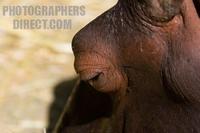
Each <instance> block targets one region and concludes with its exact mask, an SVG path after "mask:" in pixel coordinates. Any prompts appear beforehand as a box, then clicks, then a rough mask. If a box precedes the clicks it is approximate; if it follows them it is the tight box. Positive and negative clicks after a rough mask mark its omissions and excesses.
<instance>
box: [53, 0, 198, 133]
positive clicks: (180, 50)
mask: <svg viewBox="0 0 200 133" xmlns="http://www.w3.org/2000/svg"><path fill="white" fill-rule="evenodd" d="M199 5H200V1H199V0H152V1H149V0H119V2H118V3H117V4H116V5H115V6H114V7H113V8H111V9H110V10H108V11H106V12H105V13H104V14H102V15H101V16H99V17H98V18H96V19H95V20H94V21H92V22H91V23H89V24H88V25H87V26H85V27H84V28H83V29H82V30H81V31H79V32H78V33H77V34H76V35H75V37H74V39H73V42H72V44H73V45H72V47H73V51H74V55H75V69H76V71H77V73H78V74H79V75H80V82H79V84H78V85H77V86H76V87H75V88H74V91H73V93H72V94H71V96H70V98H69V99H70V100H69V101H68V103H67V105H66V109H65V111H64V112H63V115H62V117H61V118H60V121H59V122H58V125H57V127H56V129H55V131H54V132H55V133H56V132H58V133H200V106H199V103H200V18H199V12H200V11H199V9H200V6H199Z"/></svg>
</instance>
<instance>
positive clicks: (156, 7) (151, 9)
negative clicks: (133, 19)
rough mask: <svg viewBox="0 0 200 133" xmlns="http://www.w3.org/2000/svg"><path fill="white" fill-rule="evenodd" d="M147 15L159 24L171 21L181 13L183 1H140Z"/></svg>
mask: <svg viewBox="0 0 200 133" xmlns="http://www.w3.org/2000/svg"><path fill="white" fill-rule="evenodd" d="M138 1H139V3H140V5H141V8H142V10H143V11H144V13H145V15H147V16H148V17H149V18H150V19H152V20H154V21H158V22H165V21H169V20H171V19H172V18H173V17H174V16H176V15H177V14H179V13H180V10H181V5H182V3H183V0H138Z"/></svg>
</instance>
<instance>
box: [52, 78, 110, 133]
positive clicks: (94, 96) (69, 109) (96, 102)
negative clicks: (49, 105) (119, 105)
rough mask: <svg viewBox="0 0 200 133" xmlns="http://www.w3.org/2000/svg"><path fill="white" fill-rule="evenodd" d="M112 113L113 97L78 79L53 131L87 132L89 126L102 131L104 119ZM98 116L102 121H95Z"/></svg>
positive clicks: (68, 132) (60, 132)
mask: <svg viewBox="0 0 200 133" xmlns="http://www.w3.org/2000/svg"><path fill="white" fill-rule="evenodd" d="M111 113H112V99H111V97H110V96H109V95H108V94H105V93H102V92H99V91H96V90H95V89H94V88H92V87H91V86H90V85H89V84H87V83H85V82H83V81H78V82H77V84H76V85H75V87H74V89H73V90H72V92H71V94H70V97H69V98H68V101H67V103H66V105H65V108H64V110H63V112H62V114H61V117H60V119H59V121H58V122H57V125H56V128H55V129H54V131H53V133H63V132H67V133H76V132H83V133H86V132H88V128H92V127H95V129H96V130H97V132H101V131H100V130H102V127H101V126H103V125H105V123H104V121H106V120H104V119H105V118H106V117H109V116H110V115H111ZM98 118H100V119H101V118H102V119H101V121H95V120H97V119H98ZM103 118H104V119H103ZM97 125H98V127H99V128H97ZM74 127H75V128H74Z"/></svg>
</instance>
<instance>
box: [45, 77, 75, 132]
mask: <svg viewBox="0 0 200 133" xmlns="http://www.w3.org/2000/svg"><path fill="white" fill-rule="evenodd" d="M77 80H78V79H77V78H73V79H70V80H65V81H62V82H60V83H59V84H57V85H56V86H55V87H54V100H53V102H52V104H51V105H50V108H49V116H48V122H49V123H48V127H47V132H48V133H51V132H52V130H53V129H54V127H55V125H56V122H57V121H58V118H59V117H60V115H61V113H62V111H63V109H64V106H65V104H66V102H67V100H68V97H69V95H70V93H71V91H72V89H73V88H74V86H75V84H76V82H77Z"/></svg>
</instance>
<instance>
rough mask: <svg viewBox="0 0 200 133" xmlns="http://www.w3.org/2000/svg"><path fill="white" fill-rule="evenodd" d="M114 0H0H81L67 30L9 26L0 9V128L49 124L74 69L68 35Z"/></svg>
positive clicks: (13, 1)
mask: <svg viewBox="0 0 200 133" xmlns="http://www.w3.org/2000/svg"><path fill="white" fill-rule="evenodd" d="M116 2H117V0H101V1H100V0H56V1H53V0H43V1H42V2H41V1H39V0H28V1H27V0H26V1H25V0H1V1H0V8H2V6H4V5H5V6H7V5H40V4H42V5H61V4H63V5H76V6H80V5H84V6H85V7H86V15H85V16H72V17H70V18H71V19H72V21H73V26H72V29H71V30H42V29H40V30H14V29H13V28H12V19H13V17H9V16H3V15H2V13H1V12H2V9H1V12H0V14H1V15H0V132H1V133H44V130H45V128H46V129H47V130H48V131H51V129H52V128H53V127H54V125H55V122H56V120H57V118H58V116H59V114H60V112H61V110H62V108H63V105H64V104H65V102H66V99H67V96H68V94H69V93H70V91H71V89H72V87H73V85H74V83H75V82H76V77H77V76H76V74H75V71H74V68H73V60H74V58H73V53H72V51H71V40H72V37H73V36H74V35H75V33H76V32H77V31H79V30H80V29H81V28H82V27H84V26H85V25H86V24H87V23H89V22H90V21H92V20H93V19H94V18H96V17H97V16H98V15H100V14H101V13H103V12H104V11H106V10H107V9H109V8H111V7H112V6H113V5H114V4H115V3H116Z"/></svg>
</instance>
